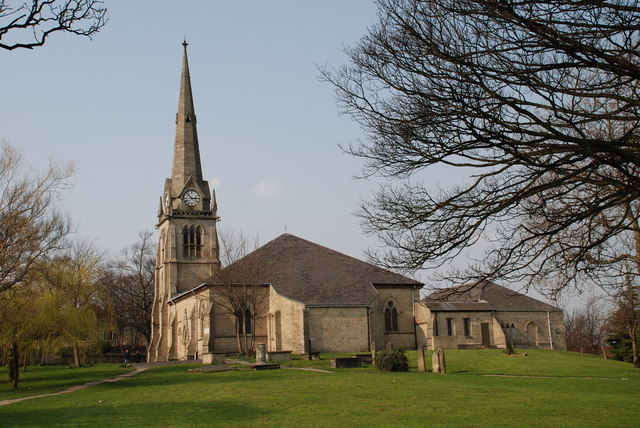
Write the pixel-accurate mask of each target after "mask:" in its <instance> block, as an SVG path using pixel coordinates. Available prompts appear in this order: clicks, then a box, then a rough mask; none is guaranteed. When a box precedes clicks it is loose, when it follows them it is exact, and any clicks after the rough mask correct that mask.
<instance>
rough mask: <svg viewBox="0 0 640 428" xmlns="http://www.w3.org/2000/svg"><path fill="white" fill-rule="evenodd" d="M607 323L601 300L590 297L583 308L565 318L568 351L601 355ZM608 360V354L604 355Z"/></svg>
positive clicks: (567, 314)
mask: <svg viewBox="0 0 640 428" xmlns="http://www.w3.org/2000/svg"><path fill="white" fill-rule="evenodd" d="M606 321H607V314H606V313H605V307H604V303H603V301H602V299H601V298H597V297H594V296H592V297H589V298H588V299H587V301H586V302H585V304H584V306H583V307H581V308H577V309H574V310H573V311H571V312H570V313H568V312H566V313H565V316H564V326H565V331H566V339H567V350H568V351H577V352H587V353H589V354H600V353H601V352H602V351H603V349H604V348H603V346H604V329H605V325H606ZM603 357H605V358H606V354H605V355H603Z"/></svg>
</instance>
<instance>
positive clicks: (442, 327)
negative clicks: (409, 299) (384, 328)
mask: <svg viewBox="0 0 640 428" xmlns="http://www.w3.org/2000/svg"><path fill="white" fill-rule="evenodd" d="M416 324H417V325H418V331H419V338H418V340H419V341H420V342H421V343H424V344H426V345H427V347H428V348H429V349H435V348H439V347H440V348H444V349H462V348H483V347H497V348H504V347H506V346H507V342H511V343H512V344H513V346H514V347H518V348H541V349H559V350H566V342H565V330H564V320H563V315H562V309H559V308H556V307H555V306H552V305H549V304H546V303H543V302H541V301H539V300H536V299H533V298H531V297H529V296H525V295H524V294H521V293H518V292H516V291H513V290H510V289H508V288H505V287H501V286H499V285H497V284H494V283H492V282H488V281H486V282H482V283H474V284H468V285H461V286H458V287H454V288H448V289H443V290H438V291H436V292H434V293H432V294H430V295H428V296H427V297H425V298H424V299H423V300H422V301H421V302H420V304H419V305H418V307H417V309H416Z"/></svg>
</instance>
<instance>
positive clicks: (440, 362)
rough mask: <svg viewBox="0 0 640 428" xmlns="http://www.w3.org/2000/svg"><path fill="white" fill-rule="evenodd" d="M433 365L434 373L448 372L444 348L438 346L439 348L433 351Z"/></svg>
mask: <svg viewBox="0 0 640 428" xmlns="http://www.w3.org/2000/svg"><path fill="white" fill-rule="evenodd" d="M431 365H432V367H433V372H434V373H442V374H446V373H447V364H446V363H445V361H444V351H443V350H442V348H438V350H437V351H436V352H434V353H433V357H432V360H431Z"/></svg>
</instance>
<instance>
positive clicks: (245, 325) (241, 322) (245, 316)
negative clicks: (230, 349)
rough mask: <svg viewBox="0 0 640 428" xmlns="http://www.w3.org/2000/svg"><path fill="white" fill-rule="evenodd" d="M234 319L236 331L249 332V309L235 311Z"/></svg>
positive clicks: (240, 332) (241, 333)
mask: <svg viewBox="0 0 640 428" xmlns="http://www.w3.org/2000/svg"><path fill="white" fill-rule="evenodd" d="M236 321H237V322H238V333H239V334H240V335H243V334H251V311H250V310H249V309H245V310H244V312H243V311H236Z"/></svg>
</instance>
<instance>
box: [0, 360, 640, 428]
mask: <svg viewBox="0 0 640 428" xmlns="http://www.w3.org/2000/svg"><path fill="white" fill-rule="evenodd" d="M527 352H528V353H530V355H529V356H527V357H508V356H505V355H503V354H502V352H501V351H499V350H485V351H476V350H465V351H445V355H446V359H447V368H448V371H449V374H447V375H435V374H432V373H419V372H417V371H415V366H416V364H415V363H416V353H415V352H408V353H407V354H408V356H409V357H410V359H411V362H412V366H413V367H412V368H413V371H411V372H409V373H386V372H380V371H378V370H377V369H375V368H372V367H365V368H360V369H345V370H338V371H336V372H335V373H318V372H312V371H301V370H291V369H288V370H267V371H252V370H237V371H232V372H221V373H203V372H199V373H189V372H187V371H186V370H187V369H188V368H189V367H193V366H194V365H183V364H180V365H167V366H162V367H157V368H151V369H149V370H147V371H146V372H143V373H141V374H139V375H136V376H134V377H132V378H128V379H125V380H122V381H120V382H116V383H109V384H104V385H100V386H96V387H93V388H89V389H85V390H82V391H78V392H75V393H72V394H65V395H61V396H56V397H45V398H38V399H35V400H28V401H24V402H21V403H16V404H11V405H8V406H4V407H0V426H166V425H169V426H184V427H191V426H212V425H215V426H249V425H251V426H256V425H257V426H267V427H272V426H274V427H275V426H278V427H279V426H299V427H319V426H329V427H341V426H345V427H346V426H349V427H352V426H355V427H359V426H362V427H372V426H382V425H393V426H469V427H476V426H477V427H484V426H492V427H494V426H509V427H515V426H550V427H551V426H553V427H573V426H598V427H625V426H629V427H635V426H640V409H638V404H637V401H638V397H639V396H640V370H634V369H633V368H632V366H631V365H630V364H626V363H620V362H616V361H603V360H601V359H598V358H595V357H587V356H585V357H584V358H582V357H580V355H579V354H573V353H567V352H550V351H527ZM322 357H323V359H322V360H321V361H314V362H305V361H302V360H298V359H296V360H293V361H292V362H290V363H288V364H290V365H293V366H305V367H309V366H312V367H316V368H323V369H326V368H328V366H329V359H330V357H331V355H326V354H322ZM497 373H502V374H511V375H533V376H550V377H549V378H527V377H490V376H484V375H485V374H497ZM593 377H605V378H607V379H592V378H593ZM623 379H626V380H623Z"/></svg>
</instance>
